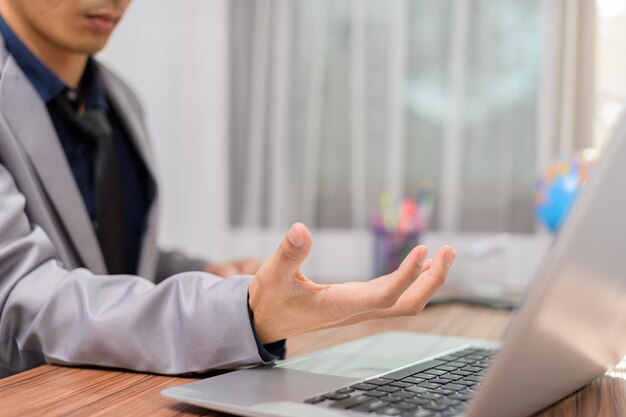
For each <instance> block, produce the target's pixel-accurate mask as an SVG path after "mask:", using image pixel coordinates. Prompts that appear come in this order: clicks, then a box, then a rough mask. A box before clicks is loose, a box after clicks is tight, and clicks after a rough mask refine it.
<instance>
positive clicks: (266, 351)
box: [248, 294, 287, 363]
mask: <svg viewBox="0 0 626 417" xmlns="http://www.w3.org/2000/svg"><path fill="white" fill-rule="evenodd" d="M248 316H249V317H250V327H252V334H253V335H254V341H255V342H256V346H257V349H258V350H259V356H260V357H261V360H263V362H265V363H269V362H272V361H275V360H276V359H284V358H285V354H286V353H287V349H286V346H285V345H286V344H285V342H286V340H285V339H283V340H279V341H278V342H273V343H268V344H266V345H263V344H262V343H261V340H260V339H259V336H258V335H257V333H256V329H255V328H254V316H253V314H252V309H251V308H250V294H248Z"/></svg>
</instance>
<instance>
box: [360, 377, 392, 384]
mask: <svg viewBox="0 0 626 417" xmlns="http://www.w3.org/2000/svg"><path fill="white" fill-rule="evenodd" d="M393 381H394V380H393V379H385V378H373V379H368V380H367V381H363V382H364V383H366V384H372V385H387V384H388V383H390V382H393Z"/></svg>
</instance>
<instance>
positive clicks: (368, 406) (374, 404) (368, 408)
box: [350, 399, 389, 413]
mask: <svg viewBox="0 0 626 417" xmlns="http://www.w3.org/2000/svg"><path fill="white" fill-rule="evenodd" d="M388 405H389V403H388V402H387V401H381V400H378V399H377V400H374V401H370V402H366V403H361V404H359V405H357V406H355V407H352V408H350V410H355V411H364V412H366V413H371V412H372V411H374V410H377V409H379V408H382V407H386V406H388Z"/></svg>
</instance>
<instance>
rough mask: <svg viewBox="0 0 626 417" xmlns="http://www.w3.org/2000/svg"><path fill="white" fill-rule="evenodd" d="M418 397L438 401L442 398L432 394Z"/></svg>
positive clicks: (427, 393) (428, 393) (426, 393)
mask: <svg viewBox="0 0 626 417" xmlns="http://www.w3.org/2000/svg"><path fill="white" fill-rule="evenodd" d="M418 397H420V398H423V399H425V400H438V399H439V398H441V395H439V394H433V393H432V392H425V393H423V394H420V395H418Z"/></svg>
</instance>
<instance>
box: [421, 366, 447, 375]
mask: <svg viewBox="0 0 626 417" xmlns="http://www.w3.org/2000/svg"><path fill="white" fill-rule="evenodd" d="M424 373H425V374H432V375H437V376H439V375H443V374H447V373H448V371H442V370H441V369H437V368H432V369H427V370H425V371H424Z"/></svg>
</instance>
